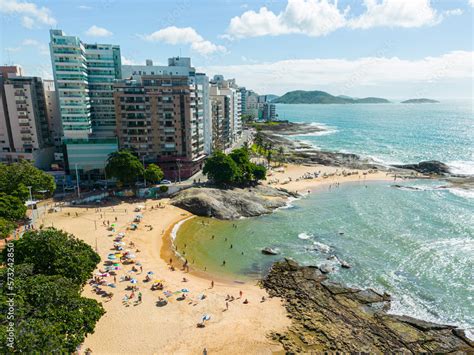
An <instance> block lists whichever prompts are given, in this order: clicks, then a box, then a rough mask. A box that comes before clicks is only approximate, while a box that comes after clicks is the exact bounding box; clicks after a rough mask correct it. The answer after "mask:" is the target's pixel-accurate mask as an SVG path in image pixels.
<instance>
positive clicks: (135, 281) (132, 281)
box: [130, 279, 138, 284]
mask: <svg viewBox="0 0 474 355" xmlns="http://www.w3.org/2000/svg"><path fill="white" fill-rule="evenodd" d="M137 282H138V281H137V279H131V280H130V283H132V284H136V283H137Z"/></svg>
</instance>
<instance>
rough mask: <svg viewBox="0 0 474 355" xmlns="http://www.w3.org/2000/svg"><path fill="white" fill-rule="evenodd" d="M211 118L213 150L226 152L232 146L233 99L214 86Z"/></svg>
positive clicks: (211, 92)
mask: <svg viewBox="0 0 474 355" xmlns="http://www.w3.org/2000/svg"><path fill="white" fill-rule="evenodd" d="M209 97H210V100H211V117H212V133H213V135H212V146H213V150H221V151H225V150H226V149H228V148H230V146H231V138H230V135H231V132H230V131H231V128H230V125H231V99H230V96H228V95H225V94H222V93H221V92H220V90H219V88H218V87H217V85H213V86H211V88H210V95H209Z"/></svg>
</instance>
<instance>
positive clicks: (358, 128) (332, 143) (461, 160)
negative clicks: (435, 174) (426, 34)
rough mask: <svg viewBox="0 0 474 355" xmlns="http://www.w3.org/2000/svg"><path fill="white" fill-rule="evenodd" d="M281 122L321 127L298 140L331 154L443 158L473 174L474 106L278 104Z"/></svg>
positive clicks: (394, 159) (391, 160) (385, 159)
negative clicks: (319, 130)
mask: <svg viewBox="0 0 474 355" xmlns="http://www.w3.org/2000/svg"><path fill="white" fill-rule="evenodd" d="M277 114H278V116H279V118H280V119H286V120H289V121H293V122H305V123H312V124H315V125H319V126H321V127H323V128H325V129H326V131H325V132H321V133H314V134H308V135H304V136H295V137H294V138H295V139H299V140H303V141H306V142H308V143H311V144H313V145H314V146H316V147H318V148H320V149H325V150H331V151H339V152H349V153H356V154H359V155H362V156H365V157H371V158H373V159H374V160H376V161H378V162H380V163H387V164H398V163H417V162H420V161H422V160H440V161H442V162H444V163H447V164H448V165H450V166H451V167H452V169H453V172H456V173H459V174H474V102H473V101H468V100H459V101H447V102H446V103H439V104H400V103H391V104H357V105H339V104H338V105H306V104H305V105H293V104H292V105H284V104H278V105H277Z"/></svg>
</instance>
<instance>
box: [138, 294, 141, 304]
mask: <svg viewBox="0 0 474 355" xmlns="http://www.w3.org/2000/svg"><path fill="white" fill-rule="evenodd" d="M138 303H142V293H141V292H138Z"/></svg>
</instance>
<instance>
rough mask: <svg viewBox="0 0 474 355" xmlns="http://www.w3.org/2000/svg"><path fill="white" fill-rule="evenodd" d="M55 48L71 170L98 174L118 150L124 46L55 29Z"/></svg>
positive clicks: (53, 56) (57, 84) (52, 48)
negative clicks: (117, 84) (116, 95)
mask: <svg viewBox="0 0 474 355" xmlns="http://www.w3.org/2000/svg"><path fill="white" fill-rule="evenodd" d="M50 52H51V62H52V67H53V75H54V84H55V88H56V93H57V94H56V95H57V99H58V103H59V112H60V115H61V122H62V129H63V143H64V145H65V149H64V152H65V156H64V160H65V165H66V168H67V169H68V170H73V169H74V170H76V169H78V170H79V171H80V173H81V174H87V175H89V176H93V177H95V176H97V177H98V176H100V175H101V174H102V172H103V170H104V168H105V165H106V161H107V158H108V154H110V153H111V152H114V151H116V150H117V149H118V146H117V139H116V137H115V132H116V126H115V122H116V120H115V105H114V101H113V92H114V86H113V85H114V81H115V80H117V79H120V78H121V76H122V72H121V58H120V47H119V46H117V45H111V44H87V43H83V42H82V41H81V40H80V38H79V37H77V36H68V35H66V34H65V33H64V32H63V31H61V30H50Z"/></svg>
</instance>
